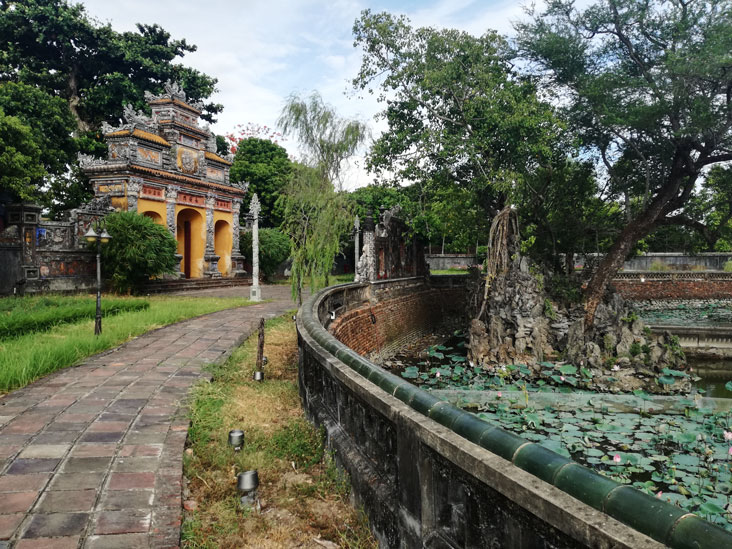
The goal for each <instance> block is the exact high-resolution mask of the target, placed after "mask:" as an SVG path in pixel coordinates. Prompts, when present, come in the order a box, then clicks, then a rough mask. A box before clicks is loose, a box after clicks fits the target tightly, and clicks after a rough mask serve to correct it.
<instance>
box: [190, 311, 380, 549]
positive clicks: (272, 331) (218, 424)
mask: <svg viewBox="0 0 732 549" xmlns="http://www.w3.org/2000/svg"><path fill="white" fill-rule="evenodd" d="M256 343H257V335H256V334H254V335H253V336H252V337H250V338H249V339H248V340H247V341H246V342H245V343H244V345H242V346H241V347H240V348H239V349H237V350H236V351H235V352H234V353H233V354H232V356H231V357H230V358H229V360H228V361H227V362H226V363H225V364H223V365H220V366H212V367H211V368H212V373H213V375H214V380H213V382H212V383H202V384H200V385H198V386H197V387H196V389H195V392H194V395H195V398H194V402H193V408H192V411H191V417H192V425H191V429H190V431H189V444H190V446H189V448H188V449H187V450H186V454H185V461H184V466H185V469H184V473H185V476H186V478H187V479H188V480H189V484H188V493H187V495H186V497H187V501H186V504H185V507H186V508H187V509H189V512H188V513H187V516H186V519H185V521H184V523H183V543H182V546H183V547H184V548H186V549H202V548H211V549H214V548H219V547H221V548H243V547H252V548H255V547H256V548H264V549H266V548H280V547H308V548H310V547H312V548H319V547H324V546H325V547H331V546H333V545H330V544H328V542H330V543H331V544H336V546H338V547H348V548H352V549H356V548H359V549H375V548H376V547H377V544H376V542H375V540H374V539H373V537H372V536H371V533H370V532H369V530H368V527H367V525H366V522H365V519H364V517H363V515H362V514H361V513H359V512H357V511H356V510H354V509H353V508H352V507H351V505H350V504H349V503H348V492H349V488H348V483H347V481H345V480H344V479H343V477H342V476H341V475H340V474H339V472H338V470H337V469H336V468H335V465H334V464H333V459H332V456H330V455H329V454H328V453H327V452H325V451H324V447H323V433H322V432H320V431H318V430H317V429H315V428H314V427H313V426H312V425H310V423H308V422H307V421H306V420H305V418H304V416H303V412H302V409H301V407H300V398H299V395H298V391H297V336H296V333H295V326H294V323H293V322H292V320H291V313H289V314H287V315H285V316H284V317H280V318H277V319H273V320H271V321H269V322H268V323H267V325H266V336H265V351H264V354H265V355H266V356H267V358H268V364H267V365H266V366H264V371H265V381H264V382H261V383H257V382H254V381H252V380H251V379H252V373H253V371H254V364H255V359H256ZM230 429H243V430H244V432H245V444H244V446H243V448H242V449H241V451H239V452H234V451H233V449H231V448H230V447H228V445H227V434H228V432H229V430H230ZM252 469H256V470H257V472H258V475H259V483H260V484H259V492H258V493H259V499H260V505H261V509H259V510H257V509H253V508H248V509H242V508H241V504H240V502H239V494H238V493H237V490H236V475H237V473H239V472H242V471H248V470H252ZM319 542H322V543H319Z"/></svg>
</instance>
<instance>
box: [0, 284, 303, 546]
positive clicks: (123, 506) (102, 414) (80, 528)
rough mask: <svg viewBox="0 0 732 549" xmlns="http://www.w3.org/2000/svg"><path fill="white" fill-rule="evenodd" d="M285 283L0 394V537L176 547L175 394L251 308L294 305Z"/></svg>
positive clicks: (239, 332)
mask: <svg viewBox="0 0 732 549" xmlns="http://www.w3.org/2000/svg"><path fill="white" fill-rule="evenodd" d="M289 291H290V288H289V286H266V287H264V288H263V291H262V293H263V295H264V298H265V299H273V301H272V302H269V303H262V304H258V305H254V306H250V307H243V308H239V309H232V310H228V311H220V312H217V313H213V314H210V315H206V316H203V317H200V318H197V319H193V320H188V321H184V322H181V323H179V324H175V325H172V326H168V327H166V328H162V329H160V330H156V331H154V332H151V333H148V334H146V335H143V336H141V337H138V338H136V339H134V340H132V341H130V342H128V343H126V344H124V345H122V346H121V347H119V348H117V349H115V350H113V351H109V352H106V353H102V354H100V355H96V356H93V357H90V358H89V359H87V360H86V361H85V362H83V363H82V364H81V365H79V366H76V367H72V368H67V369H65V370H62V371H60V372H57V373H56V374H52V375H50V376H48V377H45V378H43V379H41V380H39V381H37V382H35V383H33V384H31V385H29V386H27V387H25V388H23V389H20V390H18V391H15V392H13V393H10V394H8V395H5V396H4V397H0V549H6V548H10V547H16V548H17V549H25V548H35V547H43V548H44V549H61V548H64V549H66V548H78V547H84V548H87V547H88V548H103V549H114V548H124V549H134V548H137V547H141V548H147V547H156V548H163V547H177V546H178V545H179V543H180V524H181V481H182V471H183V449H184V444H185V441H186V436H187V431H188V424H189V421H188V419H187V415H186V414H187V408H186V404H185V397H186V394H187V393H188V390H189V389H190V387H191V386H192V385H193V384H194V383H196V381H198V380H199V379H200V378H201V377H202V371H201V366H202V365H204V364H207V363H211V362H215V361H219V360H223V359H225V358H226V357H227V356H228V354H229V353H230V351H231V350H232V349H233V348H234V347H236V346H237V345H238V344H239V343H240V342H241V341H243V340H244V339H245V338H246V337H248V336H249V335H250V334H251V333H252V332H253V331H254V330H255V329H256V327H257V324H258V322H259V319H260V318H261V317H265V318H270V317H273V316H276V315H279V314H282V313H283V312H284V311H286V310H288V309H291V308H294V306H295V305H294V304H293V303H292V301H291V300H290V298H289ZM248 292H249V289H248V288H246V287H242V288H228V289H221V290H203V291H201V292H200V293H199V292H189V293H188V294H187V295H194V294H198V295H205V296H210V295H239V296H248Z"/></svg>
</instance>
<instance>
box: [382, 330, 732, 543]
mask: <svg viewBox="0 0 732 549" xmlns="http://www.w3.org/2000/svg"><path fill="white" fill-rule="evenodd" d="M443 339H444V342H442V343H439V344H438V343H434V344H432V345H430V346H429V347H427V348H426V349H422V350H421V351H420V352H417V353H414V352H406V353H403V354H401V355H399V356H397V357H395V359H393V360H391V361H389V362H388V363H386V364H385V367H388V368H391V369H393V370H395V371H396V373H400V374H401V376H402V377H404V378H406V379H409V380H410V381H412V382H413V383H416V384H417V385H420V386H421V387H422V388H423V389H426V390H431V391H435V392H436V394H437V395H438V396H440V397H441V398H447V397H446V396H445V394H446V393H457V392H458V391H459V394H461V395H462V396H461V397H459V398H454V399H451V400H453V401H455V403H457V404H458V405H460V406H462V407H464V408H465V409H466V410H468V411H471V412H474V413H476V414H477V415H478V417H480V418H482V419H484V420H486V421H488V422H491V423H496V424H499V425H500V426H501V427H503V428H504V429H507V430H509V431H512V432H515V433H518V434H520V435H521V436H522V437H524V438H526V439H527V440H530V441H533V442H536V443H538V444H541V445H543V446H546V447H547V448H550V449H551V450H553V451H555V452H557V453H559V454H562V455H564V456H567V457H570V458H572V459H573V460H575V461H576V462H578V463H581V464H583V465H586V466H589V467H592V468H594V469H595V470H597V471H598V472H600V473H601V474H604V475H606V476H608V477H611V478H613V479H615V480H616V481H618V482H620V483H623V484H630V485H633V486H635V487H636V488H638V489H640V490H643V491H645V492H648V493H651V494H653V495H655V496H657V497H659V498H662V499H664V500H666V501H669V502H671V503H673V504H676V505H678V506H680V507H682V508H683V509H685V510H688V511H690V512H694V513H697V514H698V515H700V516H702V517H704V518H706V519H707V520H710V521H711V522H714V523H717V524H719V525H720V526H723V527H725V528H727V529H728V530H732V506H731V505H730V496H732V412H731V411H729V410H724V409H723V408H730V406H729V405H730V404H732V402H729V401H719V400H716V399H709V398H703V395H704V389H702V388H695V389H693V390H692V394H690V395H688V396H686V397H679V396H676V397H652V396H649V395H647V394H646V393H644V392H643V391H635V392H634V394H631V395H627V396H623V395H610V394H600V393H588V392H583V391H579V390H578V389H577V388H576V387H577V386H578V385H579V384H581V382H582V381H583V380H585V379H587V378H588V376H591V375H592V372H590V371H589V370H587V369H585V368H583V367H576V366H574V365H571V364H561V363H560V364H552V363H549V362H544V363H541V368H540V369H539V373H538V375H537V373H536V371H535V370H532V369H531V368H529V367H528V366H526V365H521V364H516V365H510V366H506V367H503V368H500V369H496V370H494V371H492V372H488V371H486V370H483V369H481V368H478V367H473V366H472V365H471V364H470V363H469V361H468V359H467V357H466V349H465V345H466V336H465V334H461V333H455V334H453V335H452V336H451V337H447V338H443ZM684 378H688V374H687V373H685V372H681V371H677V370H668V369H667V370H664V371H663V372H662V373H661V374H659V376H658V379H657V383H659V384H662V385H664V384H668V385H672V384H673V383H675V381H676V380H681V379H684ZM446 390H447V391H446ZM456 390H457V391H456ZM723 392H725V393H726V396H727V397H731V398H732V382H727V383H725V384H723ZM476 395H481V396H480V398H476ZM581 397H582V398H581ZM613 399H615V400H617V401H618V402H620V401H623V402H626V403H627V402H628V401H629V399H630V400H631V401H633V406H630V407H629V406H627V405H626V406H615V405H613V404H608V403H610V402H612V401H613ZM580 401H581V404H578V403H579V402H580ZM659 402H665V403H666V405H665V406H660V407H659V405H658V403H659ZM669 402H672V403H673V405H670V406H669V405H668V403H669ZM715 402H716V403H717V405H716V406H715ZM720 402H721V403H724V404H727V406H720V405H719V404H720Z"/></svg>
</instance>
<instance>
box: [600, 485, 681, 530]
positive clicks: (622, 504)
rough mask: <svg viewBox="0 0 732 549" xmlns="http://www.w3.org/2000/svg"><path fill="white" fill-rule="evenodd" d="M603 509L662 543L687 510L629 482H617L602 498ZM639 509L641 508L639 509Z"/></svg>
mask: <svg viewBox="0 0 732 549" xmlns="http://www.w3.org/2000/svg"><path fill="white" fill-rule="evenodd" d="M604 506H605V512H606V513H607V514H608V515H610V516H611V517H613V518H616V519H618V520H619V521H620V522H624V523H625V524H627V525H628V526H632V527H633V528H635V529H636V530H638V531H639V532H643V533H644V534H646V535H647V536H651V537H652V538H653V539H655V540H658V541H660V542H663V543H665V542H666V540H668V538H669V537H670V535H671V530H672V529H673V527H674V524H676V521H677V520H679V519H680V518H681V517H682V516H684V515H685V514H686V511H684V510H683V509H681V508H680V507H676V506H675V505H668V504H667V503H666V502H665V501H663V500H661V499H659V498H657V497H654V496H652V495H650V494H646V493H645V492H641V491H640V490H636V489H635V488H633V487H631V486H620V487H619V488H618V489H617V490H613V491H612V492H611V493H610V494H609V495H608V496H607V497H606V498H605V503H604ZM641 510H642V511H641Z"/></svg>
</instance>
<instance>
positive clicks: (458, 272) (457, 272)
mask: <svg viewBox="0 0 732 549" xmlns="http://www.w3.org/2000/svg"><path fill="white" fill-rule="evenodd" d="M430 274H433V275H467V274H468V270H467V269H435V270H431V271H430Z"/></svg>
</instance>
